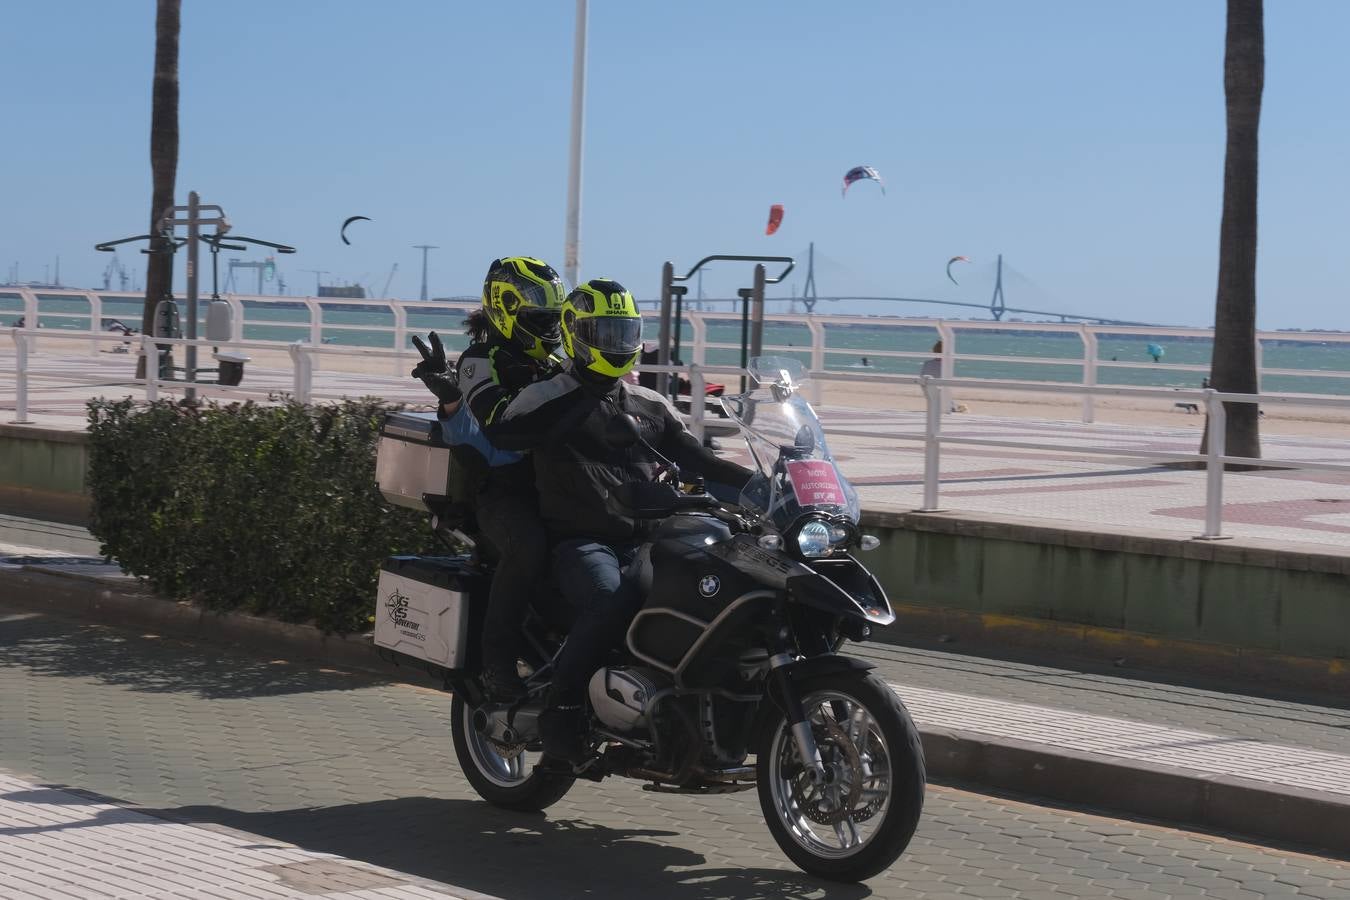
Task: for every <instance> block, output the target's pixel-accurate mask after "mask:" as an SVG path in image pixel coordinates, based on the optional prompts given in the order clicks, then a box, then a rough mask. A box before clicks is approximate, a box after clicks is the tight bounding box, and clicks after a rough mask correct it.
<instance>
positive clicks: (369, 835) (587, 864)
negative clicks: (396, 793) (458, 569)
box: [142, 797, 872, 900]
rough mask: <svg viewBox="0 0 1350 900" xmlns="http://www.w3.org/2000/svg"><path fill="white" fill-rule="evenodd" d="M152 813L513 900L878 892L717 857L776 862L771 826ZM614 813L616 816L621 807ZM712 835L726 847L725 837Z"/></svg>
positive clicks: (747, 898)
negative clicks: (748, 829)
mask: <svg viewBox="0 0 1350 900" xmlns="http://www.w3.org/2000/svg"><path fill="white" fill-rule="evenodd" d="M596 805H597V806H599V805H600V804H599V803H597V804H596ZM142 811H143V812H147V813H149V814H151V815H156V816H161V817H163V818H168V819H172V820H175V821H179V822H187V823H191V824H199V825H200V824H215V825H224V826H227V827H230V828H235V829H239V830H240V831H245V832H248V833H249V834H254V835H263V836H267V837H270V838H275V839H277V840H279V841H285V842H287V843H290V844H295V845H298V846H300V847H303V848H305V849H307V850H313V851H318V852H322V853H335V854H338V855H340V856H344V857H347V858H349V859H353V860H361V861H364V862H367V863H371V864H374V865H378V866H383V867H386V868H389V869H393V870H395V871H398V872H405V873H408V874H410V875H415V876H418V877H421V878H429V879H432V880H433V881H440V882H445V883H447V884H451V885H455V886H457V887H460V888H465V889H468V890H472V891H478V892H481V893H485V894H492V895H496V896H499V897H503V898H508V900H546V898H547V900H554V898H560V897H583V896H586V897H632V896H636V895H640V896H641V897H642V898H643V900H676V898H678V900H714V898H718V900H721V898H725V900H758V898H766V900H767V898H784V900H808V898H824V897H828V898H830V900H836V898H838V900H853V898H863V897H867V896H870V895H871V893H872V891H871V889H870V888H868V887H867V886H865V885H842V884H833V883H830V882H826V881H820V880H817V879H815V878H811V877H809V876H807V875H804V874H802V873H800V872H798V871H796V870H795V869H792V868H756V867H753V866H749V865H747V866H739V865H735V864H734V863H732V861H731V860H727V859H725V858H724V859H722V860H719V861H718V863H719V864H717V865H709V864H708V859H707V857H706V856H705V855H704V852H708V851H712V852H713V853H714V854H716V855H718V856H722V854H726V855H727V856H732V857H735V856H741V857H744V858H746V859H747V862H753V861H758V860H767V859H772V858H773V856H774V855H775V854H776V853H777V852H778V851H777V848H776V847H774V846H773V845H772V842H771V841H770V840H769V838H768V835H767V834H765V835H764V842H763V846H756V845H755V844H753V843H751V841H750V840H747V839H745V838H743V837H740V836H738V834H737V831H736V830H735V829H733V828H725V827H718V828H715V829H713V828H709V829H704V831H703V833H702V834H697V835H696V834H690V833H685V832H678V831H671V830H666V829H662V828H660V827H655V828H653V827H645V826H643V825H642V824H639V823H634V825H633V827H611V826H609V825H598V824H594V823H593V822H589V821H580V820H577V819H570V818H560V817H557V816H549V815H542V814H526V813H514V812H509V811H506V810H500V809H496V808H495V807H492V806H489V805H487V804H486V803H483V802H481V801H477V800H462V799H448V798H434V797H405V798H401V799H397V800H378V801H373V802H369V803H355V804H350V805H347V806H330V807H320V808H314V809H290V810H282V811H278V812H240V811H237V810H233V809H226V808H222V807H214V806H195V807H183V808H179V809H172V810H142ZM609 814H610V817H611V819H612V818H613V817H614V816H613V810H610V811H609ZM649 817H650V819H652V820H660V819H661V818H662V814H661V812H660V809H659V807H656V806H654V807H651V808H650V809H649ZM710 824H712V825H716V824H717V823H716V822H712V823H710ZM710 833H711V834H715V835H716V836H717V838H719V839H721V840H723V841H724V842H725V843H723V844H722V845H721V846H716V845H714V844H713V842H712V840H711V839H710V837H709V834H710ZM693 847H698V848H699V849H692V848H693ZM719 851H720V852H719ZM728 863H732V864H728ZM783 865H784V866H788V865H789V864H788V863H787V862H786V860H785V861H784V863H783Z"/></svg>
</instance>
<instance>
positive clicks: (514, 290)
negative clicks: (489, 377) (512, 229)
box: [483, 256, 563, 359]
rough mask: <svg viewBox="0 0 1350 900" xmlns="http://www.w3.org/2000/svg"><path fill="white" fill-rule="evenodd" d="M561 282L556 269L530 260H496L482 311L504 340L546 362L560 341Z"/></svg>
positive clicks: (485, 286)
mask: <svg viewBox="0 0 1350 900" xmlns="http://www.w3.org/2000/svg"><path fill="white" fill-rule="evenodd" d="M562 301H563V284H562V279H561V278H559V277H558V273H557V272H555V271H554V270H553V267H552V266H550V265H549V264H548V263H546V262H543V261H542V260H538V259H533V258H531V257H528V256H506V257H503V258H501V259H494V260H493V261H492V265H490V266H488V273H487V278H485V279H483V310H484V312H486V313H487V317H488V320H489V321H491V322H492V327H494V328H496V329H497V331H498V332H499V333H500V334H501V336H502V337H504V338H506V339H507V340H512V341H515V342H516V343H517V344H519V345H520V347H521V348H522V349H523V350H524V351H525V352H526V353H528V354H529V355H530V356H533V357H534V358H535V359H545V358H547V357H548V355H549V354H550V353H552V352H553V350H554V349H556V348H557V346H558V342H559V340H560V339H561V336H560V334H559V330H558V318H559V314H560V312H561V310H562Z"/></svg>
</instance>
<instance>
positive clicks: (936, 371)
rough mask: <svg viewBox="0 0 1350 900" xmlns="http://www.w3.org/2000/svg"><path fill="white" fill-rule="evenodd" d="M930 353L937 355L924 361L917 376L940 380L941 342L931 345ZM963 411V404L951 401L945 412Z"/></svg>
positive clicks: (964, 408)
mask: <svg viewBox="0 0 1350 900" xmlns="http://www.w3.org/2000/svg"><path fill="white" fill-rule="evenodd" d="M931 352H932V353H935V354H937V355H936V356H934V357H933V358H932V359H926V360H924V361H923V367H922V368H920V369H919V376H920V377H923V376H925V375H926V376H928V377H929V378H941V377H942V341H938V342H937V343H935V344H934V345H933V349H932V351H931ZM965 411H966V405H965V404H964V403H957V402H956V401H955V400H953V401H951V404H950V406H948V408H947V412H965Z"/></svg>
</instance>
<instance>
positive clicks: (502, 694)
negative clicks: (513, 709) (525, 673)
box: [483, 660, 529, 703]
mask: <svg viewBox="0 0 1350 900" xmlns="http://www.w3.org/2000/svg"><path fill="white" fill-rule="evenodd" d="M483 690H484V691H486V692H487V696H488V699H489V700H491V701H493V702H495V703H515V702H516V701H517V700H520V699H523V698H524V697H525V696H526V695H527V694H528V693H529V692H528V691H527V690H526V688H525V682H524V681H521V679H520V673H519V672H518V671H516V661H515V660H511V661H510V662H500V663H497V662H485V663H484V665H483Z"/></svg>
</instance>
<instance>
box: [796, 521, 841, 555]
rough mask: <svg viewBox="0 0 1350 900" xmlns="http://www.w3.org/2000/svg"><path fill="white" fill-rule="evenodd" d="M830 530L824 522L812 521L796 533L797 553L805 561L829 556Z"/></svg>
mask: <svg viewBox="0 0 1350 900" xmlns="http://www.w3.org/2000/svg"><path fill="white" fill-rule="evenodd" d="M830 531H831V528H830V526H829V525H828V524H826V523H825V522H821V521H819V520H816V519H812V520H811V521H810V522H807V523H806V524H804V525H802V527H801V530H799V531H798V532H797V552H798V553H800V554H801V555H802V556H803V557H805V558H806V559H819V558H820V557H822V556H829V555H830V549H831V548H830V544H831V541H830V538H831V537H832V535H831V534H830Z"/></svg>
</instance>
